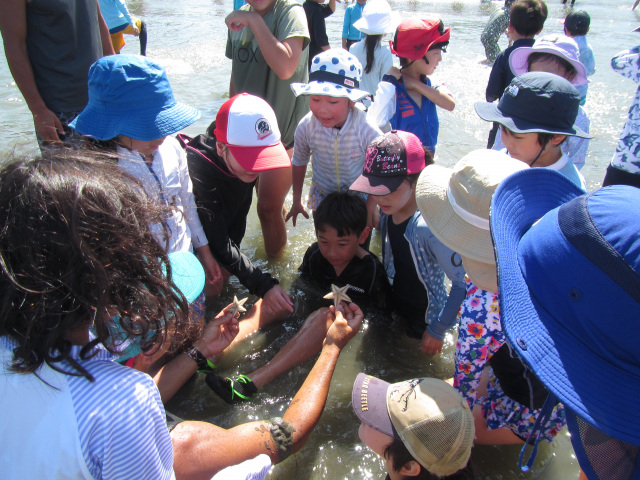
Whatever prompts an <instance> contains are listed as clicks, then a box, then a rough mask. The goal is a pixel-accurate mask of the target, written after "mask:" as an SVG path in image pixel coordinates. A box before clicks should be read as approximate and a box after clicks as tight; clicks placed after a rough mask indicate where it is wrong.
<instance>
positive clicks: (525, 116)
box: [475, 72, 593, 138]
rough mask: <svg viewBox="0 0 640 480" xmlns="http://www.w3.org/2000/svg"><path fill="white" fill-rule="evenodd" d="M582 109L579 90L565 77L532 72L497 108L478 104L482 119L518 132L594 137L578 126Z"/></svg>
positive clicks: (520, 79)
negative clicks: (576, 124)
mask: <svg viewBox="0 0 640 480" xmlns="http://www.w3.org/2000/svg"><path fill="white" fill-rule="evenodd" d="M579 108H580V93H579V92H578V90H576V88H575V87H574V86H573V85H571V83H569V82H568V81H567V80H565V79H564V78H562V77H560V76H558V75H554V74H552V73H547V72H529V73H524V74H522V75H519V76H517V77H515V78H514V79H513V80H512V81H511V83H510V84H509V86H508V87H507V88H506V90H505V91H504V94H503V95H502V97H501V98H500V101H499V102H498V104H497V105H496V104H495V103H488V102H477V103H476V104H475V109H476V113H477V114H478V115H479V116H480V118H482V119H483V120H486V121H487V122H496V123H499V124H501V125H504V126H505V127H506V128H508V129H509V130H511V131H512V132H515V133H535V132H539V133H551V134H555V135H572V136H576V137H582V138H593V135H589V134H587V133H585V132H583V131H582V130H580V129H579V128H578V127H576V126H575V125H574V123H575V121H576V117H577V116H578V110H579Z"/></svg>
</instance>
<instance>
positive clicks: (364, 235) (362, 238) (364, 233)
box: [358, 227, 371, 245]
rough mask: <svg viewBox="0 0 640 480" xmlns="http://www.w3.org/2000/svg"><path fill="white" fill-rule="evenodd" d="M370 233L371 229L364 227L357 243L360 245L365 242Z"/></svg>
mask: <svg viewBox="0 0 640 480" xmlns="http://www.w3.org/2000/svg"><path fill="white" fill-rule="evenodd" d="M370 231H371V227H364V230H363V231H362V232H361V233H360V236H359V237H358V243H359V244H360V245H362V244H363V243H364V242H365V241H366V240H367V237H368V236H369V232H370Z"/></svg>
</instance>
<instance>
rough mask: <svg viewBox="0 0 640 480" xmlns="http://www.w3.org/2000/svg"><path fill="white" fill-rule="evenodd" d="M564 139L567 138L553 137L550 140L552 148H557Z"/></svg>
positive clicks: (564, 136) (562, 136) (563, 136)
mask: <svg viewBox="0 0 640 480" xmlns="http://www.w3.org/2000/svg"><path fill="white" fill-rule="evenodd" d="M565 138H567V136H566V135H554V136H553V137H552V138H551V144H552V145H553V146H554V147H557V146H558V145H560V144H561V143H562V142H564V140H565Z"/></svg>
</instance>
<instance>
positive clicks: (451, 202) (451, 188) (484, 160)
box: [416, 149, 529, 264]
mask: <svg viewBox="0 0 640 480" xmlns="http://www.w3.org/2000/svg"><path fill="white" fill-rule="evenodd" d="M526 168H529V167H528V165H527V164H526V163H523V162H520V161H518V160H515V159H513V158H511V157H509V156H508V155H507V154H505V153H502V152H498V151H496V150H486V149H482V150H475V151H473V152H471V153H469V154H467V155H465V156H464V157H463V158H462V159H461V160H460V161H459V162H458V163H456V165H455V167H454V168H453V169H450V168H445V167H441V166H439V165H429V166H428V167H427V168H425V169H424V170H423V171H422V174H421V175H420V178H419V179H418V184H417V186H416V200H417V203H418V208H419V209H420V213H421V214H422V216H423V217H424V219H425V220H426V222H427V225H429V228H430V229H431V231H432V232H433V234H434V235H435V236H436V238H437V239H438V240H440V241H441V242H442V243H444V244H445V245H446V246H447V247H449V248H450V249H451V250H453V251H454V252H457V253H459V254H460V255H462V256H464V257H469V258H471V259H472V260H477V261H478V262H482V263H488V264H495V256H494V254H493V244H492V243H491V234H490V233H489V209H490V206H491V197H492V196H493V192H495V190H496V188H497V187H498V185H499V184H500V182H501V181H502V180H503V179H505V178H506V177H508V176H509V175H511V174H512V173H515V172H518V171H520V170H524V169H526Z"/></svg>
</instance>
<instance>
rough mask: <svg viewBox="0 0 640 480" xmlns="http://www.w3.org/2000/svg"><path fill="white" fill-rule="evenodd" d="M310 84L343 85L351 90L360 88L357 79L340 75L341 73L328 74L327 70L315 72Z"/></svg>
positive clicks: (310, 77)
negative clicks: (329, 83)
mask: <svg viewBox="0 0 640 480" xmlns="http://www.w3.org/2000/svg"><path fill="white" fill-rule="evenodd" d="M309 81H310V82H331V83H335V84H336V85H343V86H345V87H349V88H359V87H360V82H359V81H358V80H356V79H355V78H351V77H347V76H346V75H340V74H339V73H333V72H327V71H326V70H315V71H313V72H311V73H310V74H309Z"/></svg>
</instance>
